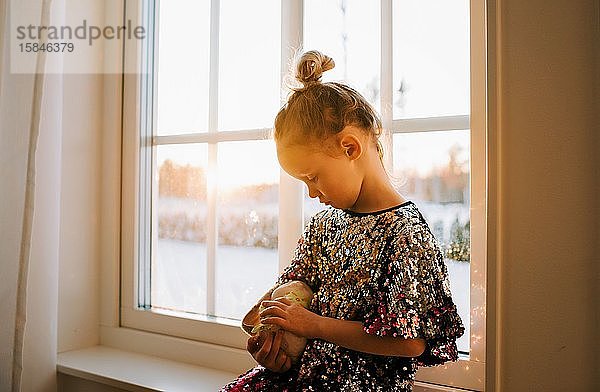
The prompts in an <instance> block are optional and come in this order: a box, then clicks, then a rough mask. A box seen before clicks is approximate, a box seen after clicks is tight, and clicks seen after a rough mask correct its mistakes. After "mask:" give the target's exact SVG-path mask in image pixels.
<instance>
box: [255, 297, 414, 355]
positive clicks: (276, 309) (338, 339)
mask: <svg viewBox="0 0 600 392" xmlns="http://www.w3.org/2000/svg"><path fill="white" fill-rule="evenodd" d="M263 306H265V307H267V308H266V309H265V310H263V311H262V312H261V313H260V317H261V322H262V323H263V324H275V325H278V326H280V327H281V328H283V329H285V330H287V331H290V332H292V333H294V334H296V335H299V336H304V337H306V338H309V339H322V340H326V341H328V342H331V343H334V344H337V345H338V346H342V347H346V348H349V349H351V350H355V351H362V352H364V353H369V354H376V355H389V356H401V357H418V356H419V355H421V354H422V353H423V352H424V351H425V340H423V339H403V338H395V337H391V336H375V335H369V334H367V333H366V332H365V331H364V330H363V325H362V322H360V321H348V320H339V319H335V318H330V317H323V316H319V315H318V314H315V313H313V312H311V311H309V310H308V309H305V308H304V307H302V306H300V305H298V304H296V303H293V302H292V301H290V300H288V299H287V298H278V299H277V301H263Z"/></svg>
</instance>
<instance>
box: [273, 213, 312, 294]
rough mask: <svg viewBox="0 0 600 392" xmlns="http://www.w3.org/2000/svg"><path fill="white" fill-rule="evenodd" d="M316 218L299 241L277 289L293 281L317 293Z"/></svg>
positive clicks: (280, 277)
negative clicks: (300, 282) (299, 282)
mask: <svg viewBox="0 0 600 392" xmlns="http://www.w3.org/2000/svg"><path fill="white" fill-rule="evenodd" d="M316 227H317V224H316V223H315V218H314V217H313V218H311V220H310V221H309V223H308V224H307V225H306V227H305V228H304V232H303V233H302V236H301V237H300V238H299V239H298V243H297V245H296V249H295V250H294V256H293V257H292V261H291V262H290V265H288V266H287V267H286V268H285V269H284V270H283V272H282V273H281V275H280V276H279V278H278V279H277V282H276V283H275V287H276V286H279V285H281V284H283V283H287V282H289V281H292V280H300V281H303V282H304V283H306V284H307V285H309V286H310V288H311V289H312V290H313V291H314V292H316V291H317V287H318V274H317V264H316V263H317V257H316V255H317V253H316V242H315V238H316V235H315V234H316V233H315V230H316Z"/></svg>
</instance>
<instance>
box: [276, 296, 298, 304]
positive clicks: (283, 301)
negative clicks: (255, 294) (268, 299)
mask: <svg viewBox="0 0 600 392" xmlns="http://www.w3.org/2000/svg"><path fill="white" fill-rule="evenodd" d="M275 302H279V303H282V304H285V305H292V304H293V303H294V301H292V300H291V299H289V298H286V297H278V298H275Z"/></svg>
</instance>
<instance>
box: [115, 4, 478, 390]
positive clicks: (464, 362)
mask: <svg viewBox="0 0 600 392" xmlns="http://www.w3.org/2000/svg"><path fill="white" fill-rule="evenodd" d="M127 12H128V16H129V15H131V16H132V17H133V16H135V17H136V18H137V19H139V20H141V23H143V24H144V25H145V26H147V28H148V30H149V31H151V32H153V33H154V34H151V36H150V39H148V40H147V41H146V42H145V45H144V46H143V47H137V48H131V47H130V48H126V51H125V62H131V61H136V62H137V64H138V67H139V69H140V73H139V74H131V75H127V76H126V82H125V91H124V93H125V100H124V105H125V108H124V115H125V127H124V144H123V154H124V155H123V160H124V170H125V172H126V174H127V175H126V176H125V177H124V179H125V180H124V188H123V203H124V206H125V208H124V219H123V233H124V235H123V248H124V253H123V254H124V256H125V258H124V262H123V265H122V307H121V322H122V325H123V326H127V327H132V328H137V329H143V330H146V331H150V332H157V333H162V334H169V335H174V336H180V337H184V338H190V339H195V340H200V341H205V342H211V343H215V344H219V345H224V346H229V347H238V348H244V347H245V338H244V335H243V333H242V332H241V330H240V329H239V327H238V325H239V319H240V318H241V317H242V316H243V314H244V313H245V311H246V310H247V309H248V308H249V307H250V306H251V305H252V304H253V303H254V302H255V301H256V300H257V299H258V298H259V297H260V296H261V295H262V294H263V293H264V292H265V291H266V290H267V289H268V288H269V287H270V286H271V285H272V284H273V282H274V280H275V278H276V276H277V275H278V273H279V272H280V271H281V270H282V269H283V268H284V267H285V266H286V265H287V263H288V262H289V258H290V256H291V253H292V251H293V249H294V247H295V244H296V241H297V239H298V237H299V236H300V234H301V232H302V229H303V225H304V224H305V223H306V222H307V221H308V217H309V216H311V215H313V214H314V213H315V212H317V211H318V210H320V209H321V208H323V206H321V205H319V203H318V201H316V200H311V199H310V198H308V195H307V192H306V190H305V189H304V186H303V184H301V183H300V182H298V181H296V180H293V179H291V178H290V177H289V176H287V175H286V174H285V173H284V172H282V171H280V169H279V167H278V164H277V159H276V156H275V147H274V143H273V141H272V140H270V138H269V134H270V128H271V126H272V123H273V120H274V117H275V115H276V113H277V111H278V110H279V107H280V105H281V103H282V102H283V100H284V99H285V96H286V94H285V93H282V91H284V90H283V89H282V87H283V83H284V78H283V77H282V75H284V74H285V72H286V71H287V67H288V64H289V63H290V61H291V59H292V57H293V54H294V48H298V47H304V48H307V49H309V48H310V49H318V50H321V51H323V52H324V53H327V54H329V55H331V56H332V57H333V58H334V59H335V61H336V68H335V69H334V70H333V71H331V72H329V73H327V74H325V76H324V78H325V79H327V80H344V81H346V82H347V83H349V84H351V85H352V86H354V87H355V88H356V89H357V90H358V91H360V92H361V93H362V94H363V95H364V96H365V97H367V99H368V100H369V101H370V102H371V103H372V104H373V105H374V106H375V107H376V109H377V110H378V111H379V112H380V113H381V115H382V120H383V123H384V128H385V129H386V130H387V131H388V132H387V134H386V136H385V140H384V146H385V150H386V162H387V166H388V169H389V171H390V174H391V175H392V177H393V179H394V180H395V181H396V182H397V185H398V187H399V189H400V191H401V192H402V193H403V194H404V195H405V196H407V197H408V198H409V199H411V200H413V201H415V202H416V203H417V205H418V206H419V207H420V209H421V210H422V211H423V213H424V215H425V217H426V219H427V220H428V222H429V224H430V226H431V228H432V229H433V230H434V232H435V234H436V236H437V238H438V239H439V240H440V242H441V243H442V245H443V248H444V251H445V254H446V264H447V267H448V271H449V275H450V280H451V289H452V292H453V297H454V299H455V302H456V303H457V306H458V308H459V313H460V314H461V317H462V318H463V321H464V322H465V327H466V333H465V335H464V336H463V337H462V338H461V339H460V340H459V342H458V344H459V350H460V352H461V360H460V361H459V362H457V363H452V364H448V365H446V366H442V367H436V368H432V369H430V368H427V369H421V370H419V373H418V377H417V379H419V380H423V381H428V382H434V383H439V384H445V385H455V386H461V387H463V388H468V389H475V390H482V389H483V385H484V364H483V358H484V353H485V346H484V344H485V243H484V238H485V236H484V230H485V134H484V126H483V113H485V105H484V104H481V103H480V102H481V100H480V99H476V98H481V99H483V97H484V94H485V86H484V81H485V78H484V73H485V71H484V70H485V68H484V65H485V63H484V59H482V58H483V57H484V54H485V51H484V46H483V45H484V35H483V31H484V30H483V26H484V24H483V22H484V19H483V18H484V15H485V12H484V9H483V4H479V2H476V1H474V0H473V1H472V3H471V4H469V1H468V0H453V1H441V0H427V1H424V0H398V1H392V0H381V1H380V2H364V1H360V0H339V1H337V0H336V1H333V0H332V1H325V2H324V1H319V0H304V1H277V0H269V1H261V2H252V3H250V2H244V1H242V0H221V1H219V0H212V1H210V2H194V1H185V0H169V1H142V2H141V3H140V4H139V6H132V5H128V10H127ZM473 82H477V83H479V84H474V85H473V87H474V88H472V86H471V84H473ZM482 83H483V84H482ZM256 103H259V104H256ZM482 105H483V106H482ZM128 179H129V180H130V181H128Z"/></svg>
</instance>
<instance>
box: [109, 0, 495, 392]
mask: <svg viewBox="0 0 600 392" xmlns="http://www.w3.org/2000/svg"><path fill="white" fill-rule="evenodd" d="M145 2H146V0H124V5H125V11H124V13H125V15H124V16H125V18H126V19H131V20H132V21H133V23H134V24H136V23H137V24H138V25H139V24H142V23H141V22H142V21H143V20H148V18H149V17H150V16H151V14H150V13H147V12H143V11H142V8H143V7H141V4H142V3H145ZM218 4H219V0H211V27H210V28H211V37H212V38H211V45H210V48H211V49H210V50H211V62H210V84H209V86H210V88H209V101H210V102H212V103H213V104H212V105H211V106H210V109H209V129H208V132H205V133H197V134H189V135H176V136H151V135H144V134H143V133H141V131H140V130H147V129H149V126H148V124H146V123H143V122H142V119H146V120H147V119H151V121H152V122H155V120H156V119H155V116H150V117H148V116H145V115H141V116H140V113H146V112H145V111H144V110H145V109H144V108H145V105H146V104H147V103H148V102H147V101H146V99H145V98H146V97H145V96H144V94H143V93H142V91H143V87H144V85H145V83H149V85H152V84H153V85H156V74H155V73H152V70H148V71H149V73H148V74H149V75H154V79H152V80H150V79H148V80H146V78H145V75H144V74H125V75H124V77H123V91H122V94H123V95H122V97H123V112H122V120H123V124H122V125H123V131H122V132H123V134H122V155H121V164H122V177H121V179H122V184H121V188H122V189H121V206H122V215H121V252H120V253H121V254H120V259H121V265H120V272H121V274H120V275H121V276H120V281H121V284H120V305H119V306H118V307H117V309H116V313H117V314H118V316H116V317H115V316H114V313H115V311H114V310H112V315H103V317H102V318H103V320H106V319H109V320H110V319H112V320H115V319H117V320H119V321H118V327H119V328H121V329H123V328H128V329H136V330H143V331H146V332H150V333H151V334H160V335H168V336H175V337H180V338H185V339H189V340H191V341H197V342H208V343H211V344H214V345H218V346H223V347H226V348H234V349H245V341H246V337H245V335H244V334H243V332H242V331H241V329H240V328H239V326H237V325H236V324H235V323H232V322H231V321H228V320H226V319H219V318H210V317H204V316H195V317H192V318H190V317H189V314H186V317H185V318H184V317H181V314H177V313H176V312H166V311H157V310H152V309H143V308H139V307H138V306H137V304H138V303H142V304H143V303H144V298H143V297H144V295H145V294H144V293H148V292H149V288H148V287H138V286H137V281H138V279H136V278H135V277H137V276H138V274H143V273H144V269H145V268H146V269H147V268H148V267H149V266H148V265H147V264H143V265H141V266H138V263H137V262H136V260H138V257H140V256H143V252H144V249H147V247H146V246H145V244H143V243H142V242H141V241H139V238H140V237H141V238H142V239H143V238H144V237H145V238H149V237H148V236H147V235H146V236H139V231H138V230H139V229H140V228H141V227H142V226H143V227H145V228H146V230H148V229H149V228H150V225H149V224H147V223H145V224H140V222H148V221H149V217H150V216H149V215H150V214H149V211H150V208H149V204H148V205H146V206H144V208H140V205H139V203H138V200H139V198H138V195H139V194H140V192H145V191H147V189H148V184H147V182H145V181H140V175H139V173H141V172H143V170H144V169H146V170H148V169H149V170H154V169H155V168H151V167H150V163H151V162H155V160H154V159H149V158H151V155H150V154H148V153H144V149H148V145H151V144H154V145H156V144H173V143H190V142H195V143H196V142H202V143H208V154H209V161H208V162H209V165H210V164H211V162H212V164H215V163H216V156H217V148H218V143H219V142H224V141H247V140H263V139H264V138H265V131H266V130H263V129H258V130H256V129H254V130H240V131H226V132H217V131H216V118H217V117H216V114H217V107H216V102H218V99H217V94H218V89H217V85H216V83H218V74H217V72H218V56H217V54H218V45H216V42H218V30H219V7H218ZM303 9H304V6H303V1H302V0H282V2H281V15H282V37H281V48H282V50H281V57H282V60H281V70H282V77H283V75H284V73H285V72H286V70H287V65H288V63H289V60H290V59H291V57H292V55H293V53H292V50H291V48H294V47H300V46H301V44H302V37H303V31H302V29H303V19H302V17H303ZM284 21H288V22H287V23H284ZM470 21H471V25H470V34H471V37H470V45H471V59H470V66H471V75H470V78H471V115H470V116H446V117H436V118H421V119H406V120H398V119H396V120H394V119H393V113H392V105H391V102H392V100H393V90H392V69H393V67H392V58H393V52H392V48H393V41H392V0H381V34H382V47H381V60H382V61H381V78H380V80H381V82H380V83H381V86H380V88H381V90H380V91H381V108H382V112H381V115H382V120H383V125H384V129H387V130H390V131H391V132H389V133H387V134H386V140H384V142H385V144H386V145H388V146H389V147H388V148H387V151H392V150H391V148H390V147H391V145H392V143H391V138H392V134H395V133H406V132H425V131H440V130H461V129H470V135H471V159H470V162H471V173H470V176H471V207H470V210H471V293H470V306H471V310H470V316H471V320H470V322H471V326H470V327H471V336H470V354H469V356H468V357H464V358H463V357H461V358H460V360H459V361H457V362H454V363H449V364H446V365H443V366H438V367H435V368H421V369H420V370H419V372H418V373H417V380H419V381H423V382H428V383H434V384H440V385H451V386H457V387H461V388H465V389H470V390H480V391H482V390H483V389H484V386H485V351H486V317H485V313H486V312H485V310H486V302H485V299H486V282H487V270H486V264H487V263H486V260H487V254H486V248H487V246H486V245H487V243H486V241H487V222H486V213H487V194H486V190H487V177H486V175H487V173H486V159H487V156H486V143H487V140H486V121H487V119H486V111H487V107H486V97H487V86H486V3H485V1H484V0H470ZM155 22H156V21H155ZM144 25H148V24H146V23H144ZM149 25H150V26H154V29H155V32H156V28H157V25H158V23H150V24H149ZM385 37H387V39H384V38H385ZM148 44H152V42H151V41H149V42H148ZM143 50H144V48H142V47H141V46H140V41H136V40H130V41H127V42H126V45H125V48H124V52H123V64H124V69H125V70H131V69H142V68H141V67H142V66H144V67H147V66H149V65H148V64H142V56H141V53H142V51H143ZM284 98H285V97H283V96H282V97H281V99H282V103H283V100H284ZM154 125H155V124H154ZM141 140H144V143H145V144H146V146H145V147H144V146H142V143H141ZM150 150H151V151H152V149H150ZM144 154H145V155H144ZM142 157H145V158H146V159H141V158H142ZM386 159H387V160H388V161H387V163H388V167H391V165H389V164H390V163H391V154H388V155H387V157H386ZM144 166H145V168H144ZM208 180H209V183H210V181H214V179H210V178H209V179H208ZM279 186H280V191H279V204H280V213H279V230H280V232H279V245H278V251H279V253H278V254H279V256H278V260H279V271H282V270H283V268H284V267H285V266H286V265H287V263H288V262H289V260H290V257H291V255H292V253H293V250H294V248H295V246H296V242H297V239H298V237H299V236H300V235H301V232H302V228H303V218H302V216H303V214H302V208H303V184H302V183H301V182H299V181H297V180H295V179H292V178H291V177H289V176H288V175H287V174H285V172H283V171H281V176H280V184H279ZM215 188H216V187H214V186H211V185H210V184H209V190H211V189H212V190H211V191H210V192H209V195H208V203H209V205H210V206H213V207H215V206H216V195H215V192H216V189H215ZM146 200H148V199H146ZM152 202H153V201H152V200H150V201H149V203H152ZM209 210H212V214H210V215H209V216H208V219H211V220H215V221H216V219H217V218H216V208H209ZM139 211H145V212H146V215H145V216H144V215H143V214H140V213H139ZM215 227H216V225H213V229H212V230H209V232H208V233H207V234H208V235H207V244H209V246H208V248H209V250H208V252H209V254H208V256H209V260H210V257H211V253H210V252H213V253H212V257H213V260H214V252H215V250H216V246H217V243H216V241H217V238H216V237H217V234H216V231H215V230H214V228H215ZM211 249H212V250H211ZM146 259H148V258H146ZM213 273H214V265H213V268H212V269H211V266H210V262H209V265H208V268H207V274H208V275H209V276H210V275H211V274H213ZM146 281H148V280H146ZM207 284H208V288H209V289H210V287H214V280H212V286H211V280H210V278H209V280H208V281H207ZM210 291H211V290H207V292H210ZM212 291H214V290H212ZM209 297H210V296H209ZM208 300H209V301H211V299H210V298H209V299H208ZM213 301H214V299H213ZM103 312H104V313H105V314H108V313H111V310H110V309H106V310H104V309H103ZM109 324H113V325H112V326H113V327H114V326H115V325H114V324H115V323H109ZM111 336H113V337H112V338H111ZM102 339H103V340H106V341H110V340H118V338H115V337H114V334H112V333H111V332H110V331H106V333H104V332H103V338H102Z"/></svg>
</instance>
